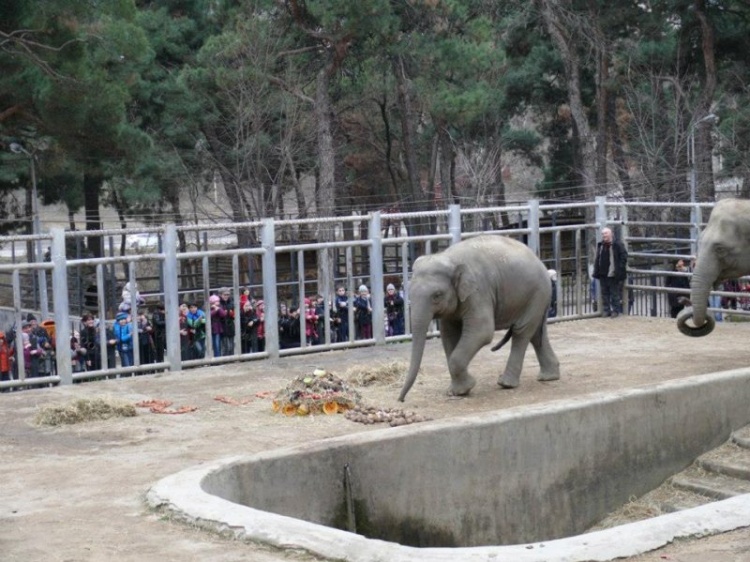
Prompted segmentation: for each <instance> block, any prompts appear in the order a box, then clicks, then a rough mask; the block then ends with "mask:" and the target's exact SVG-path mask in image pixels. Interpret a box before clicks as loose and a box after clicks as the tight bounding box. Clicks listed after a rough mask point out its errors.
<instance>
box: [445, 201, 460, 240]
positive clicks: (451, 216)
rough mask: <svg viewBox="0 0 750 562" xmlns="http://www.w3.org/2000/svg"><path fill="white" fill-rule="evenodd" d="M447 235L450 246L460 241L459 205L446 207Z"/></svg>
mask: <svg viewBox="0 0 750 562" xmlns="http://www.w3.org/2000/svg"><path fill="white" fill-rule="evenodd" d="M448 233H449V234H450V235H451V245H453V244H458V243H459V242H460V241H461V205H449V206H448Z"/></svg>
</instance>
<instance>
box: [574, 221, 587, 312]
mask: <svg viewBox="0 0 750 562" xmlns="http://www.w3.org/2000/svg"><path fill="white" fill-rule="evenodd" d="M574 251H575V264H576V265H575V290H576V303H575V304H576V306H575V311H576V314H577V315H580V314H582V313H583V292H584V291H583V286H582V284H581V278H582V276H584V275H588V270H586V273H583V270H584V268H585V264H584V263H583V261H582V260H581V230H580V229H576V231H575V248H574ZM586 287H587V288H588V283H587V284H586Z"/></svg>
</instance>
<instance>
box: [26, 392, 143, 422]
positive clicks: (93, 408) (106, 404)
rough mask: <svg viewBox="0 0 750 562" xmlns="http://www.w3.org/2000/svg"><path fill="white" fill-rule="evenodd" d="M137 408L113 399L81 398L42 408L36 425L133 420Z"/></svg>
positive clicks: (35, 420) (35, 419) (36, 419)
mask: <svg viewBox="0 0 750 562" xmlns="http://www.w3.org/2000/svg"><path fill="white" fill-rule="evenodd" d="M136 415H137V412H136V409H135V406H133V405H132V404H131V403H129V402H123V401H121V400H115V399H113V398H91V399H89V398H80V399H78V400H74V401H73V402H70V403H68V404H67V405H63V406H45V407H42V408H41V409H40V410H39V412H38V413H37V415H36V417H35V418H34V423H35V424H36V425H49V426H58V425H71V424H76V423H83V422H87V421H96V420H108V419H110V418H131V417H134V416H136Z"/></svg>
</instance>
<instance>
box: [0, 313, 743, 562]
mask: <svg viewBox="0 0 750 562" xmlns="http://www.w3.org/2000/svg"><path fill="white" fill-rule="evenodd" d="M501 335H502V334H498V339H499V337H500V336H501ZM550 337H551V341H552V345H553V347H554V348H555V350H556V352H557V354H558V356H559V359H560V362H561V365H562V372H563V375H562V378H561V380H559V381H555V382H548V383H540V382H538V381H536V372H537V363H536V359H535V357H534V356H533V352H531V351H530V353H529V355H528V356H527V359H526V364H525V368H524V373H523V375H522V377H521V386H520V387H519V388H517V389H515V390H502V389H500V388H499V387H498V386H497V384H496V379H497V376H498V374H499V372H500V370H501V369H502V366H503V365H504V362H505V360H506V359H507V353H508V350H507V349H505V348H504V349H503V350H501V351H499V352H497V354H493V353H491V352H490V350H489V347H487V348H485V349H484V350H482V351H481V352H480V354H479V355H478V356H477V357H476V358H475V360H474V363H473V364H472V367H473V369H472V372H473V374H474V375H475V376H476V377H477V379H478V381H479V382H478V384H477V386H476V387H475V388H474V390H473V391H472V393H471V395H470V396H469V397H467V398H461V399H457V398H449V397H448V396H446V394H445V390H446V389H447V386H448V375H447V372H446V367H445V359H444V357H443V354H442V349H441V347H440V343H439V341H438V340H432V341H430V342H429V343H428V349H427V352H426V353H425V358H424V361H423V364H422V369H423V372H422V374H421V375H420V376H419V378H418V379H417V383H416V384H415V386H414V388H412V390H411V392H410V394H409V395H408V396H407V399H406V403H405V404H400V403H398V402H397V400H396V398H397V396H398V391H399V389H400V387H401V382H400V381H395V382H392V383H390V384H379V385H371V386H367V387H362V388H360V389H359V391H360V392H361V394H362V396H363V398H364V401H365V403H366V404H368V405H377V406H380V407H397V408H405V409H409V410H414V411H417V412H419V413H421V414H424V415H426V416H429V417H431V418H434V419H437V418H446V417H452V416H461V415H465V414H470V413H476V412H481V411H488V410H496V409H498V408H513V407H518V406H523V405H525V404H531V403H540V402H545V401H551V400H557V399H561V398H567V397H572V396H580V395H582V394H588V393H594V392H601V391H611V390H617V389H624V388H632V387H636V386H642V385H648V384H651V383H656V382H661V381H665V380H670V379H675V378H681V377H686V376H691V375H696V374H705V373H710V372H715V371H723V370H728V369H733V368H738V367H746V366H748V365H750V346H748V341H749V340H750V323H721V324H718V325H717V328H716V331H715V332H714V333H713V334H711V335H709V336H708V337H705V338H700V339H698V338H696V339H692V338H687V337H685V336H683V335H681V334H680V333H679V332H678V331H677V329H676V328H675V325H674V323H673V321H671V320H666V319H644V318H635V317H632V318H628V317H625V318H623V317H621V318H617V319H595V320H581V321H575V322H562V323H557V324H553V325H551V326H550ZM409 350H410V344H408V343H403V344H389V345H386V346H383V347H379V348H374V347H370V348H360V349H355V350H348V351H335V352H327V353H318V354H308V355H302V356H296V357H288V358H283V359H280V360H278V361H274V362H271V361H253V362H244V363H237V364H231V365H228V366H222V367H212V368H205V369H196V370H190V371H185V372H183V373H174V374H162V375H145V376H140V377H135V378H127V379H120V380H112V381H101V382H92V383H86V384H80V385H73V386H67V387H57V388H49V389H37V390H30V391H24V392H12V393H7V394H2V395H0V459H2V464H0V466H1V467H2V486H1V487H0V528H1V529H2V531H1V532H0V559H2V560H3V561H5V562H11V561H18V562H35V561H44V562H50V561H65V562H82V561H86V562H89V561H97V562H98V561H112V560H117V561H118V562H150V561H157V560H158V561H172V560H174V561H186V560H211V561H213V562H234V561H240V560H242V561H247V560H252V561H254V562H286V561H312V560H317V558H313V557H312V556H310V555H309V554H306V553H303V552H290V551H281V550H276V549H272V548H269V547H266V546H263V545H258V544H251V543H245V542H239V541H231V540H229V539H225V538H222V537H219V536H216V535H214V534H212V533H209V532H206V531H203V530H199V529H195V528H191V527H189V526H186V525H184V524H181V523H179V522H176V521H172V520H170V519H169V518H168V517H165V516H164V515H163V514H160V513H157V512H153V511H151V510H150V509H149V508H148V507H147V506H146V504H145V502H144V495H145V492H146V491H147V490H148V488H149V486H151V485H152V484H153V483H155V482H156V481H157V480H159V479H160V478H162V477H164V476H167V475H169V474H172V473H174V472H177V471H179V470H182V469H185V468H188V467H191V466H194V465H196V464H199V463H203V462H209V461H214V460H216V459H218V458H222V457H227V456H235V455H238V454H249V453H256V452H259V451H264V450H268V449H273V448H277V447H285V446H290V445H296V444H301V443H306V442H308V441H310V440H314V439H324V438H327V437H333V436H338V435H343V434H348V433H354V432H359V431H372V430H375V429H381V428H382V426H380V425H374V426H373V425H371V426H365V425H361V424H357V423H354V422H351V421H349V420H347V419H345V418H344V416H342V415H336V416H324V415H319V416H306V417H301V416H295V417H285V416H283V415H280V414H274V413H273V412H272V411H271V404H270V400H269V399H265V398H259V397H257V396H256V393H262V392H264V391H274V392H275V391H277V390H279V389H281V388H282V387H284V386H285V385H286V384H287V383H288V382H289V381H290V380H291V379H292V378H293V377H295V376H297V375H300V374H304V373H308V372H312V370H313V369H315V368H316V367H320V368H324V369H326V370H328V371H330V372H332V373H334V374H337V375H339V376H343V374H344V373H345V372H346V371H347V370H348V369H352V368H358V367H361V368H367V367H372V366H377V365H385V364H388V363H390V362H393V361H401V362H403V363H404V365H406V363H407V362H408V354H409ZM217 396H226V397H230V398H233V399H236V400H242V399H246V398H251V400H250V401H249V402H248V403H247V404H244V405H231V404H226V403H224V402H221V401H217V400H216V399H215V398H216V397H217ZM82 397H86V398H96V397H104V398H118V399H122V400H127V401H130V402H132V403H136V402H139V401H141V400H148V399H166V400H170V401H172V402H173V404H174V406H175V407H178V406H182V405H189V406H197V408H198V409H197V410H196V411H193V412H191V413H187V414H182V415H160V414H153V413H150V412H149V411H148V410H146V409H139V411H138V412H139V413H138V415H137V416H136V417H130V418H119V419H113V420H107V421H97V422H88V423H83V424H77V425H69V426H59V427H52V428H50V427H37V426H35V425H34V423H33V422H34V418H35V415H36V414H37V413H38V411H39V409H40V408H42V407H45V406H50V405H64V404H68V403H70V402H71V401H72V400H73V399H75V398H82ZM386 431H399V428H388V429H386ZM629 560H630V561H632V562H636V561H637V562H647V561H648V562H651V561H657V560H672V561H678V562H698V561H700V562H718V561H721V562H740V561H747V560H750V530H748V529H740V530H737V531H734V532H731V533H725V534H723V535H718V536H714V537H707V538H703V539H691V540H681V541H678V542H676V543H674V544H672V545H669V546H667V547H665V548H662V549H660V550H658V551H654V552H651V553H648V554H645V555H641V556H639V557H634V558H630V559H629Z"/></svg>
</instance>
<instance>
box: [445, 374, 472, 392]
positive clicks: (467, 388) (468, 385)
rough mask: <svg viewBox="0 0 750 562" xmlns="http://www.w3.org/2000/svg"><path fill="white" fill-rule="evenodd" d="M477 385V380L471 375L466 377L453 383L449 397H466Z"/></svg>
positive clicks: (449, 390)
mask: <svg viewBox="0 0 750 562" xmlns="http://www.w3.org/2000/svg"><path fill="white" fill-rule="evenodd" d="M476 384H477V380H476V379H475V378H474V377H472V376H471V375H466V376H465V377H464V378H462V379H461V380H460V381H455V380H454V381H453V382H452V383H451V386H450V388H449V389H448V396H466V395H467V394H469V392H471V389H472V388H474V386H475V385H476Z"/></svg>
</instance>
